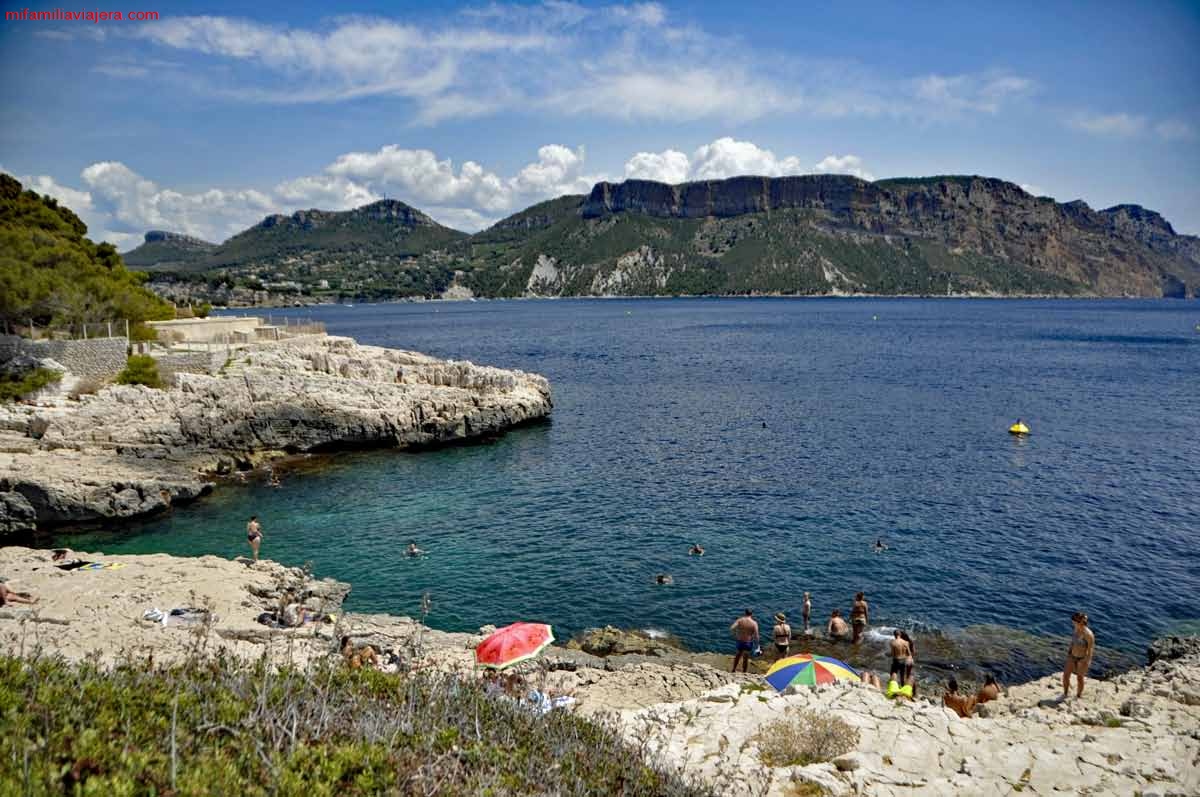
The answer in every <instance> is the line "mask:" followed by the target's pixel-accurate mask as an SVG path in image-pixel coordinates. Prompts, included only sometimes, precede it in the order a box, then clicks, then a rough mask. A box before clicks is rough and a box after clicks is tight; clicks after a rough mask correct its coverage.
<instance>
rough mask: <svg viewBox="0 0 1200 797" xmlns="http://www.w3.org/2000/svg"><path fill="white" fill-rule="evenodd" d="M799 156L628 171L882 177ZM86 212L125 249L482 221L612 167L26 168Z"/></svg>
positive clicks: (405, 155)
mask: <svg viewBox="0 0 1200 797" xmlns="http://www.w3.org/2000/svg"><path fill="white" fill-rule="evenodd" d="M803 163H804V162H803V161H802V160H801V159H800V158H799V157H796V156H794V155H789V156H786V157H780V156H778V155H776V154H775V153H774V152H772V151H771V150H769V149H766V148H763V147H760V146H758V145H757V144H755V143H753V142H751V141H742V140H738V139H734V138H731V137H723V138H718V139H716V140H714V141H712V142H710V143H708V144H704V145H702V146H700V147H697V148H696V149H695V151H694V152H693V153H692V154H691V155H690V156H689V155H687V154H685V153H683V152H681V151H679V150H675V149H666V150H663V151H661V152H637V153H635V154H634V155H633V156H631V157H630V158H629V159H628V160H627V161H626V163H625V165H624V176H625V177H626V178H639V179H645V180H658V181H661V182H667V183H681V182H686V181H688V180H716V179H723V178H726V177H735V176H739V175H762V176H780V175H786V174H802V173H804V172H806V171H817V172H837V173H844V174H855V175H858V176H860V177H863V178H864V179H871V175H870V173H869V172H867V171H866V169H865V167H864V165H863V162H862V159H861V158H859V157H858V156H856V155H849V154H847V155H829V156H827V157H825V158H824V159H822V160H821V161H820V162H819V163H817V164H816V165H815V166H813V167H812V168H811V169H805V168H804V167H803ZM19 179H20V180H21V182H23V183H24V184H25V185H26V186H27V187H29V188H32V189H33V190H36V191H38V192H40V193H45V194H49V195H51V196H54V197H56V198H58V199H59V201H61V202H62V203H63V204H65V205H67V206H68V207H70V208H71V209H72V210H73V211H75V212H76V213H77V214H78V215H79V216H80V218H82V219H83V220H84V222H85V223H86V224H87V225H88V227H89V230H90V234H91V235H92V237H93V238H94V239H96V240H108V241H111V242H113V243H116V244H118V245H119V246H121V247H122V248H131V247H132V246H134V245H136V244H137V243H138V242H139V241H140V240H141V236H142V235H143V234H144V233H145V231H147V230H151V229H163V230H170V231H173V232H182V233H186V234H188V235H194V236H196V237H198V238H203V239H205V240H209V241H215V242H220V241H223V240H225V239H227V238H228V237H230V236H231V235H234V234H236V233H238V232H241V231H242V230H244V229H246V228H247V227H250V226H251V225H253V224H256V223H258V222H259V221H260V220H262V218H263V217H264V216H267V215H269V214H272V213H291V212H293V211H295V210H301V209H307V208H320V209H324V210H347V209H350V208H355V207H360V206H362V205H365V204H368V203H370V202H374V201H376V200H378V199H380V198H381V197H384V196H388V197H393V198H396V199H400V200H401V201H404V202H407V203H409V204H411V205H413V206H414V207H417V208H419V209H421V210H423V211H425V212H426V213H428V214H429V215H431V216H432V217H433V218H434V219H436V220H438V221H439V222H441V223H442V224H446V225H448V226H451V227H455V228H457V229H461V230H468V231H474V230H479V229H482V228H484V227H487V226H488V225H490V224H492V223H494V222H495V221H497V220H498V219H500V218H501V217H503V216H506V215H508V214H510V213H514V212H516V211H518V210H521V209H523V208H525V207H528V206H530V205H532V204H535V203H537V202H540V201H543V200H546V199H551V198H554V197H558V196H562V195H563V194H582V193H587V192H588V191H590V190H591V187H592V186H593V185H594V184H595V183H597V182H599V181H601V180H606V179H611V178H610V177H609V175H606V174H604V173H600V172H594V171H592V170H590V169H588V167H587V152H586V151H585V150H584V148H583V147H577V148H574V149H572V148H570V147H566V146H563V145H561V144H546V145H544V146H542V147H539V148H538V150H537V157H536V158H535V159H533V160H532V161H530V162H529V163H526V164H525V165H523V166H521V167H520V168H517V169H515V170H514V171H512V172H511V173H509V174H508V175H504V174H501V173H499V172H497V171H495V170H492V169H488V168H486V167H485V166H483V165H482V164H480V163H478V162H476V161H472V160H466V161H463V162H462V163H461V164H455V162H454V161H453V160H451V159H450V158H440V157H438V155H437V154H436V153H435V152H433V151H432V150H428V149H405V148H402V147H399V146H396V145H387V146H384V147H380V148H379V149H377V150H374V151H367V152H347V153H344V154H342V155H340V156H338V157H337V158H335V159H334V160H333V161H332V162H331V163H329V164H328V165H326V166H325V168H324V169H322V170H320V171H318V172H316V173H314V174H308V175H301V176H299V177H295V178H291V179H286V180H282V181H280V182H278V183H276V184H275V185H274V186H273V187H271V188H269V189H266V190H259V189H255V188H234V189H229V188H209V189H207V190H201V191H179V190H175V189H172V188H167V187H163V186H161V185H159V184H158V183H156V182H155V181H153V180H150V179H148V178H146V177H144V176H143V175H141V174H139V173H138V172H136V171H135V170H134V169H132V168H130V167H129V166H127V165H126V164H124V163H121V162H120V161H98V162H96V163H93V164H91V165H90V166H88V167H87V168H85V169H84V170H83V171H82V172H81V174H80V180H81V183H82V185H81V187H72V186H69V185H64V184H62V183H59V182H57V181H55V180H54V179H53V178H51V177H49V176H46V175H38V176H28V177H22V178H19Z"/></svg>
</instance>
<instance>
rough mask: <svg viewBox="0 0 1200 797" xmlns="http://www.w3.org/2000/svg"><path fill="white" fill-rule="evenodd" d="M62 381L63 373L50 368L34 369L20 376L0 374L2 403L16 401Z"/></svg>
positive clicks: (0, 397) (0, 399)
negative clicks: (52, 383)
mask: <svg viewBox="0 0 1200 797" xmlns="http://www.w3.org/2000/svg"><path fill="white" fill-rule="evenodd" d="M60 379H62V373H61V372H59V371H52V370H50V369H49V368H34V369H33V370H31V371H26V372H25V373H23V374H21V375H20V376H17V375H15V374H10V373H7V372H4V373H0V402H4V401H16V400H18V399H20V398H22V397H24V396H27V395H29V394H30V393H32V392H34V391H35V390H41V389H42V388H44V387H45V386H46V385H48V384H50V383H51V382H57V381H59V380H60Z"/></svg>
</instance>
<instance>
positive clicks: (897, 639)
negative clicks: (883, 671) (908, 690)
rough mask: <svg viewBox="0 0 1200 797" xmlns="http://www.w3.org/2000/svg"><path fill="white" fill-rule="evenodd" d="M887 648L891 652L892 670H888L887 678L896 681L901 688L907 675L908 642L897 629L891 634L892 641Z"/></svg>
mask: <svg viewBox="0 0 1200 797" xmlns="http://www.w3.org/2000/svg"><path fill="white" fill-rule="evenodd" d="M889 646H890V647H891V650H892V668H891V669H890V670H888V677H889V678H891V680H893V681H898V682H899V684H900V685H901V686H904V682H905V680H906V676H907V675H908V654H909V652H910V650H909V646H908V642H907V641H905V639H904V637H902V636H901V635H900V629H899V628H897V629H896V630H895V631H893V632H892V641H891V643H890V645H889Z"/></svg>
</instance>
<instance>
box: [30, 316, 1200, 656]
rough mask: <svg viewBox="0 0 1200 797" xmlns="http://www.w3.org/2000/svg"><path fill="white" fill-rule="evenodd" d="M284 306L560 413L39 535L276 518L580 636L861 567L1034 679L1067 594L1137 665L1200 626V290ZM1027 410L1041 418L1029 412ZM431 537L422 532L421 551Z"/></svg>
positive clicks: (289, 547) (182, 548) (203, 526)
mask: <svg viewBox="0 0 1200 797" xmlns="http://www.w3.org/2000/svg"><path fill="white" fill-rule="evenodd" d="M269 312H270V313H271V315H272V316H273V318H272V320H274V321H276V322H280V321H281V320H283V319H286V318H290V319H292V320H293V321H294V320H295V319H303V320H310V319H311V320H315V321H321V322H324V323H325V325H326V326H327V328H328V331H329V333H330V334H335V335H349V336H353V337H354V338H356V339H357V340H358V341H360V342H362V343H367V344H376V345H381V346H390V347H398V348H403V349H411V350H416V351H421V352H426V353H429V354H432V355H435V356H438V357H444V358H452V359H456V360H470V361H472V362H475V363H481V364H488V365H496V366H501V367H504V368H518V369H523V370H526V371H533V372H537V373H540V374H543V375H545V376H546V377H547V378H548V379H549V380H550V383H551V385H552V388H553V391H554V403H555V407H554V412H553V415H552V417H551V418H550V419H549V420H548V421H546V422H542V423H535V424H532V425H528V426H524V427H521V428H517V429H514V430H511V431H510V432H508V433H507V434H504V435H502V436H499V437H497V438H496V439H491V440H487V441H485V442H481V443H478V444H473V445H459V446H453V447H447V448H441V449H437V450H428V451H419V452H406V451H395V450H381V451H370V452H354V453H345V454H338V455H322V456H314V457H307V458H303V457H302V458H298V459H296V460H293V461H290V462H289V463H287V464H285V465H283V466H281V467H280V468H279V469H278V472H279V473H280V475H281V485H280V486H279V487H272V486H270V485H269V484H268V483H267V479H266V476H265V474H263V473H256V474H252V475H251V478H250V479H248V480H247V482H246V483H245V484H241V483H237V482H233V481H228V482H222V483H221V484H220V485H219V486H218V487H217V489H216V490H215V492H214V494H213V495H212V496H210V497H208V498H205V499H202V500H200V501H199V502H196V503H194V504H190V505H186V506H181V507H178V508H177V509H176V510H174V511H173V512H171V513H170V514H167V515H164V516H160V517H157V518H153V519H150V520H146V521H142V522H137V523H127V524H123V525H121V526H119V527H109V528H103V529H91V530H86V531H84V532H82V533H78V532H77V533H73V534H71V535H70V536H61V537H58V538H55V539H51V540H48V541H45V544H68V545H70V546H72V547H74V548H76V549H80V550H103V551H104V552H108V553H149V552H166V553H171V554H176V555H198V554H215V555H217V556H224V557H234V556H239V555H245V554H247V553H248V547H247V544H246V537H245V524H246V520H247V518H248V517H249V516H250V515H251V514H256V515H258V516H259V518H260V520H261V523H262V527H263V530H264V532H265V539H264V541H263V548H262V553H263V556H264V557H267V558H271V559H275V560H278V561H281V562H285V563H287V564H290V565H303V564H306V563H307V564H310V565H311V567H312V568H313V570H314V571H315V573H316V575H318V576H329V577H333V578H336V579H340V580H344V581H348V582H350V583H351V584H352V585H353V591H352V592H351V594H350V597H349V599H348V601H347V604H346V608H347V609H350V610H354V611H361V612H388V613H392V614H405V615H410V616H416V615H419V613H420V612H421V605H422V599H423V596H425V597H427V598H428V601H429V604H428V605H429V613H428V615H427V618H426V621H427V622H428V623H429V624H430V625H431V626H434V627H437V628H441V629H445V630H474V629H477V628H478V627H479V626H481V625H484V624H489V623H490V624H496V625H502V624H506V623H509V622H513V621H516V620H530V621H542V622H548V623H551V624H552V625H553V626H554V629H555V633H556V635H557V636H558V637H559V638H560V639H563V638H566V637H569V636H572V635H575V634H578V633H580V632H581V631H583V630H584V629H586V628H589V627H595V626H604V625H613V626H618V627H624V628H640V629H653V630H654V632H655V633H660V634H661V633H669V634H670V635H672V636H674V637H675V638H677V639H679V640H681V641H682V642H683V643H684V644H686V645H687V646H689V647H691V648H693V649H697V650H718V651H724V650H726V649H727V648H729V647H730V638H729V631H728V628H729V625H730V623H731V622H732V621H733V620H734V619H735V618H736V617H737V616H738V615H739V614H740V613H742V612H743V611H744V610H745V609H747V608H750V609H752V610H753V611H754V612H755V614H756V616H757V617H759V619H760V622H763V623H764V625H766V626H769V625H770V624H771V622H772V621H771V620H770V618H771V617H772V616H773V615H774V614H775V613H776V612H785V613H786V614H787V615H788V616H789V618H790V619H791V622H792V623H793V625H796V626H799V624H800V622H799V618H800V607H801V603H802V595H803V593H804V592H809V593H810V594H811V596H812V604H813V615H814V616H813V623H814V625H816V626H819V627H823V626H824V622H825V620H826V619H827V618H828V616H829V613H830V611H831V610H832V609H834V608H840V609H842V611H843V612H844V613H845V612H848V611H849V608H850V603H851V601H852V599H853V596H854V594H855V593H856V592H858V591H863V592H865V593H866V595H867V599H868V601H869V603H870V606H871V613H872V624H873V625H874V626H876V629H875V631H874V632H873V633H872V635H871V638H872V639H873V640H875V641H876V642H877V643H878V644H879V645H882V644H883V640H885V639H886V629H888V628H890V627H892V626H899V627H905V628H912V629H914V630H916V631H918V632H919V633H920V634H923V635H924V636H925V637H926V638H930V637H932V638H935V639H939V640H942V643H940V649H941V650H942V654H944V656H945V657H949V658H954V657H957V658H958V659H959V660H960V661H959V662H958V663H962V661H961V660H966V659H970V660H971V661H973V662H974V663H976V664H980V663H982V665H983V666H990V667H993V668H1000V669H1003V670H1004V671H1005V672H1006V673H1007V674H1008V675H1009V677H1012V678H1015V677H1031V676H1033V675H1039V674H1045V673H1047V672H1050V671H1052V670H1053V668H1054V667H1055V666H1061V665H1060V664H1059V663H1058V662H1059V658H1060V653H1061V652H1062V650H1065V648H1064V647H1063V645H1065V640H1066V637H1067V636H1068V635H1069V634H1070V632H1071V624H1070V619H1069V618H1070V616H1071V614H1072V613H1073V612H1075V611H1084V612H1086V613H1087V614H1088V615H1089V616H1090V618H1091V625H1092V627H1093V629H1094V630H1095V633H1096V636H1097V639H1098V642H1099V644H1100V645H1101V646H1102V648H1103V649H1105V650H1108V651H1110V652H1111V653H1112V655H1113V657H1114V659H1122V657H1123V659H1124V660H1127V661H1133V660H1135V659H1137V660H1140V658H1141V656H1142V651H1144V649H1145V646H1146V644H1147V643H1148V642H1149V641H1150V640H1151V639H1152V638H1154V637H1155V636H1157V635H1161V634H1166V633H1172V632H1186V631H1191V632H1196V631H1197V630H1200V622H1198V618H1200V555H1198V553H1197V549H1198V546H1200V515H1198V511H1200V303H1196V302H1188V301H1168V300H1161V301H1151V300H1023V299H1004V300H989V299H952V298H945V299H941V298H939V299H915V298H906V299H876V298H804V299H793V298H746V299H738V298H673V299H583V300H511V301H464V302H424V303H390V304H356V305H354V306H345V305H334V306H319V307H310V308H295V309H289V310H271V311H269ZM284 322H285V323H286V321H284ZM1018 418H1019V419H1021V420H1022V421H1023V422H1024V423H1025V424H1027V425H1028V426H1029V428H1030V430H1031V433H1030V434H1029V435H1028V436H1025V437H1016V436H1013V435H1010V434H1009V433H1008V428H1009V426H1010V425H1012V424H1013V423H1014V422H1015V421H1016V420H1017V419H1018ZM410 541H415V542H416V543H417V545H418V546H420V547H421V548H423V549H425V550H426V551H427V554H426V555H424V556H420V557H417V558H411V557H408V556H405V548H406V546H407V545H408V544H409V542H410ZM877 541H878V542H881V543H882V544H883V545H884V546H886V550H878V549H877V546H876V543H877ZM693 543H699V544H700V545H702V546H703V547H704V549H705V554H704V555H703V556H691V555H689V548H690V546H691V545H692V544H693ZM659 574H669V575H671V577H672V578H671V583H670V584H666V585H660V584H659V583H658V582H657V579H656V576H658V575H659ZM880 628H882V629H884V631H883V632H882V633H881V632H880ZM764 632H766V629H764ZM981 640H982V641H981ZM935 647H938V646H935ZM1018 648H1019V649H1020V650H1021V652H1020V653H1018V654H1011V655H1009V654H1010V653H1011V651H1012V650H1015V649H1018ZM1006 651H1007V652H1006ZM1031 651H1035V652H1031ZM939 655H941V654H939ZM950 666H956V665H955V663H953V662H952V663H951V665H950Z"/></svg>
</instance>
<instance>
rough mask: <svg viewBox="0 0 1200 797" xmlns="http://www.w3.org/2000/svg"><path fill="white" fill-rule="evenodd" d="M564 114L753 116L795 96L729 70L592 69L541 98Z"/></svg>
mask: <svg viewBox="0 0 1200 797" xmlns="http://www.w3.org/2000/svg"><path fill="white" fill-rule="evenodd" d="M544 104H545V105H546V106H547V107H548V108H550V109H551V110H555V111H559V112H562V113H566V114H588V115H593V116H617V117H622V118H627V119H634V118H637V119H664V120H672V121H678V120H693V119H704V118H718V117H719V118H732V119H740V120H749V119H756V118H759V117H761V116H765V115H767V114H768V113H779V112H781V111H786V110H794V109H796V108H797V107H798V100H796V99H795V98H794V97H789V96H787V95H786V94H784V93H782V92H781V91H780V90H779V89H777V88H776V87H774V86H773V85H771V84H770V83H769V82H767V81H765V80H762V79H761V78H757V77H754V76H752V75H749V74H745V73H739V72H738V71H737V70H734V69H705V68H692V67H687V66H678V67H671V68H665V69H663V68H658V67H651V68H645V69H627V70H626V71H622V72H616V73H608V74H597V75H596V76H595V78H594V79H588V80H584V81H581V82H579V83H578V84H576V85H574V86H572V87H571V88H569V89H566V90H564V91H561V92H559V93H557V94H553V95H551V96H550V97H548V98H546V100H545V101H544Z"/></svg>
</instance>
